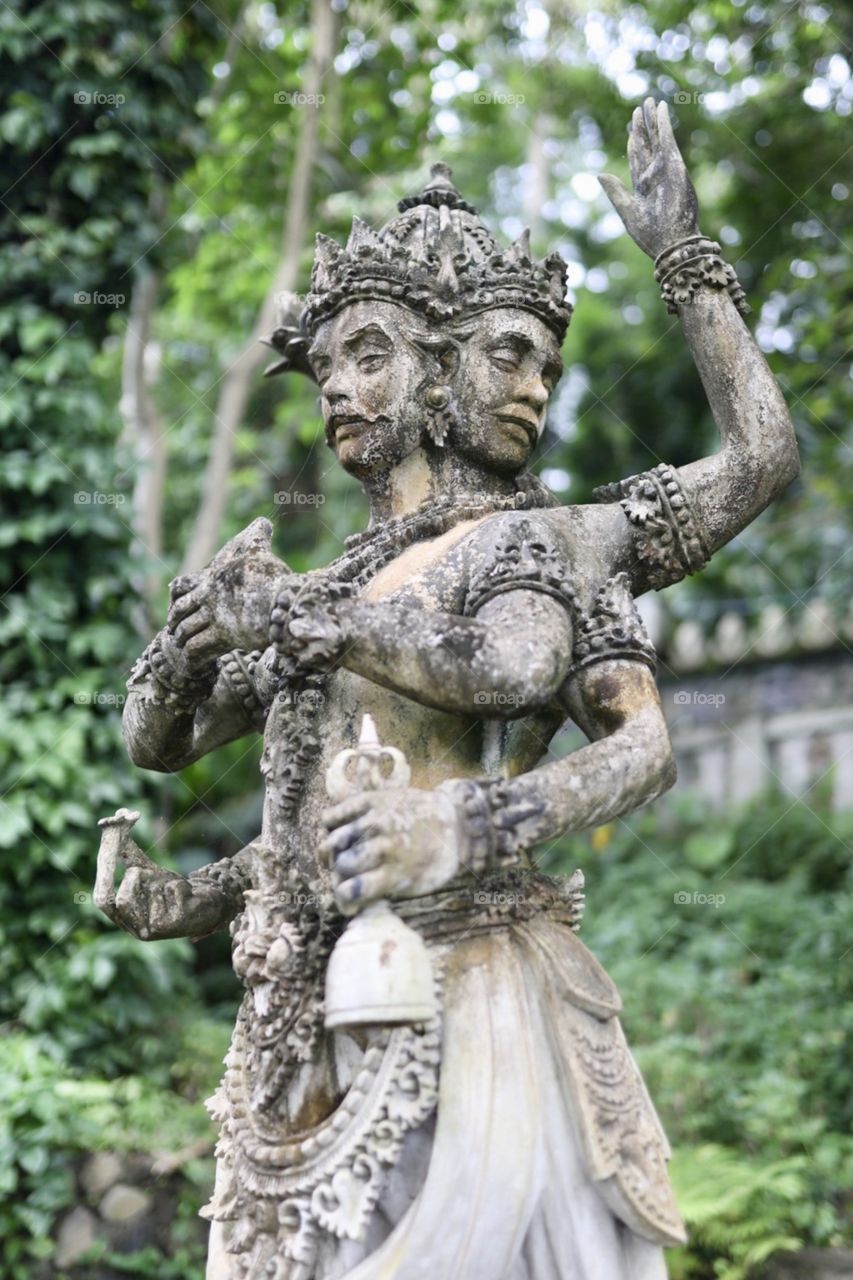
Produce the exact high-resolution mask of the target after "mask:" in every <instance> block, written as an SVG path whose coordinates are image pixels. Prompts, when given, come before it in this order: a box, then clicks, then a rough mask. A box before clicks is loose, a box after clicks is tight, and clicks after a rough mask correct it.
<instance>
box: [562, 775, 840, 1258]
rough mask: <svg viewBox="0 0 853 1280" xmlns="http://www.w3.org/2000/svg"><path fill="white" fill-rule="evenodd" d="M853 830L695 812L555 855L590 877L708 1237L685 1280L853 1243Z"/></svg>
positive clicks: (591, 931) (696, 1220) (755, 815)
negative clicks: (850, 1239)
mask: <svg viewBox="0 0 853 1280" xmlns="http://www.w3.org/2000/svg"><path fill="white" fill-rule="evenodd" d="M851 830H853V823H851V817H850V815H846V816H843V817H840V818H839V816H838V815H834V814H831V813H830V812H828V811H827V810H826V809H825V808H822V807H821V806H820V805H819V804H818V805H814V804H812V805H811V807H810V806H809V805H806V804H804V803H798V804H794V805H793V806H792V805H791V800H790V797H787V798H784V799H783V798H782V797H780V796H768V797H765V798H763V799H762V800H761V801H758V802H756V803H755V804H753V805H751V806H750V807H749V808H748V809H746V810H744V811H743V812H741V813H740V814H736V815H734V816H733V818H732V819H731V820H730V821H728V822H721V821H720V818H719V816H718V815H716V816H715V815H711V814H710V813H709V812H708V811H707V809H705V808H704V807H703V806H700V805H697V804H696V803H695V802H685V801H681V802H680V803H679V804H678V805H677V806H676V807H675V809H673V808H672V807H671V805H670V806H668V807H667V808H664V809H662V810H660V812H656V811H649V812H646V813H644V814H642V815H639V816H637V817H635V818H634V819H632V820H631V821H630V822H628V823H621V822H620V823H617V824H616V825H615V827H614V828H608V829H606V831H605V832H604V836H605V837H609V838H608V839H607V840H606V841H603V839H602V836H601V834H599V835H598V836H597V838H596V840H595V842H592V841H590V840H588V839H579V838H575V839H573V840H567V841H564V842H562V844H561V845H560V846H558V848H557V849H556V850H554V851H553V852H552V853H551V855H550V857H551V858H552V860H553V861H552V865H553V866H558V867H560V868H561V869H562V870H569V869H571V868H573V867H575V866H578V865H580V866H581V867H583V869H584V873H585V875H586V878H587V919H586V920H585V922H584V927H583V931H582V937H583V938H584V940H585V942H586V943H587V945H588V946H590V947H591V948H592V950H593V951H594V953H595V954H596V955H597V956H598V958H599V959H600V960H601V961H602V963H603V964H604V965H605V967H606V968H607V970H608V972H609V973H610V974H611V975H612V976H613V978H614V979H615V980H616V982H617V984H618V986H619V988H620V990H621V992H622V995H623V998H624V1000H625V1014H624V1022H625V1027H626V1031H627V1033H628V1036H629V1040H630V1041H631V1044H632V1047H633V1049H634V1052H635V1054H636V1056H637V1059H638V1061H639V1063H640V1066H641V1069H642V1071H643V1074H644V1076H645V1078H646V1080H647V1082H648V1085H649V1089H650V1092H651V1094H652V1097H653V1098H654V1099H655V1100H656V1102H657V1104H658V1106H659V1109H660V1111H661V1114H662V1118H663V1121H664V1125H665V1127H666V1130H667V1133H668V1134H669V1137H670V1140H671V1141H672V1143H673V1146H674V1148H675V1157H674V1160H673V1177H674V1181H675V1185H676V1191H677V1194H678V1198H679V1204H680V1207H681V1208H682V1211H683V1213H684V1215H685V1217H686V1220H687V1223H688V1227H689V1228H690V1231H691V1244H690V1247H689V1250H688V1251H678V1253H677V1254H676V1255H675V1261H674V1262H673V1264H672V1266H673V1276H674V1278H675V1280H681V1277H687V1276H697V1277H702V1280H705V1277H710V1276H715V1275H719V1276H721V1277H723V1278H724V1280H741V1278H742V1277H745V1276H748V1275H749V1276H752V1275H757V1274H759V1269H760V1263H761V1261H762V1260H763V1258H764V1257H765V1256H767V1255H769V1254H770V1253H772V1252H773V1251H774V1250H776V1249H781V1248H794V1247H797V1245H802V1244H808V1245H814V1246H820V1247H830V1246H838V1245H841V1244H842V1243H844V1240H845V1238H846V1235H847V1232H848V1231H849V1224H848V1223H847V1221H846V1205H847V1203H848V1200H849V1194H850V1189H851V1187H853V1138H851V1137H850V1134H851V1131H852V1130H853V1126H851V1120H853V1114H851V1099H853V1065H851V1060H850V1054H849V1045H850V1040H851V1035H853V974H851V969H850V965H849V964H847V963H845V955H846V954H847V953H848V951H849V946H850V937H851V936H853V906H851V898H850V878H851V871H850V863H849V856H845V855H847V850H848V849H849V842H850V835H851ZM602 844H603V846H604V847H603V849H602V851H601V852H600V853H599V854H597V855H596V854H595V853H594V852H593V850H595V849H596V848H599V849H601V848H602Z"/></svg>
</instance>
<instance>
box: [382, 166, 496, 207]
mask: <svg viewBox="0 0 853 1280" xmlns="http://www.w3.org/2000/svg"><path fill="white" fill-rule="evenodd" d="M452 176H453V170H452V169H451V168H450V165H449V164H445V163H444V161H443V160H437V161H436V163H435V164H434V165H433V166H432V168H431V169H430V179H429V182H428V183H427V184H426V186H425V187H424V189H423V191H421V192H420V193H419V194H418V195H416V196H406V197H405V199H403V200H401V201H400V202H399V204H398V205H397V208H398V209H399V210H400V212H401V213H405V212H406V210H407V209H414V208H416V207H417V206H418V205H419V204H429V205H432V207H433V208H434V209H437V208H438V207H439V206H440V205H443V204H446V205H449V206H450V208H451V209H464V210H465V212H466V213H471V214H474V215H476V213H477V210H476V209H475V208H474V206H473V205H471V204H469V203H468V201H467V200H463V199H462V197H461V196H460V194H459V192H458V191H457V190H456V188H455V187H454V185H453V182H452V181H451V178H452Z"/></svg>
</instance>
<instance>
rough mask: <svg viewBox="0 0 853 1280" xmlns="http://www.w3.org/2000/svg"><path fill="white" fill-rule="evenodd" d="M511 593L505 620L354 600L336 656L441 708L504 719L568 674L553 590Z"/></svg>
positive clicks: (566, 631) (561, 616) (546, 697)
mask: <svg viewBox="0 0 853 1280" xmlns="http://www.w3.org/2000/svg"><path fill="white" fill-rule="evenodd" d="M502 599H503V601H509V599H510V597H509V596H504V597H503V598H502ZM513 599H514V601H515V604H514V606H513V605H508V606H507V613H508V615H510V616H511V618H512V621H511V622H510V621H509V618H508V619H507V621H506V622H504V623H503V624H501V623H500V622H499V621H497V620H496V619H494V618H490V619H489V620H488V621H485V620H481V619H480V618H462V617H458V616H456V615H452V614H444V613H436V612H431V611H428V610H424V609H417V608H413V607H411V606H408V605H396V604H387V605H386V604H381V603H379V604H372V603H364V604H362V603H359V602H353V603H351V604H350V605H349V606H348V608H347V613H346V632H347V643H346V647H345V649H344V650H343V652H342V654H341V657H340V663H341V665H342V666H345V667H346V668H348V670H350V671H353V672H355V673H356V674H358V675H361V676H364V677H365V678H366V679H368V680H372V681H374V682H375V683H376V684H381V685H383V686H384V687H386V688H390V689H394V690H395V691H396V692H398V693H402V694H404V695H405V696H406V697H410V698H414V699H415V700H416V701H418V702H421V703H423V704H425V705H426V706H431V707H436V708H438V709H439V710H442V711H449V712H453V713H457V714H462V715H476V716H478V717H488V716H495V717H500V718H509V719H512V718H515V717H517V716H521V715H525V714H529V712H530V710H531V709H532V708H533V707H537V706H544V705H546V704H547V703H548V702H550V701H551V700H552V699H553V697H554V695H555V693H556V691H557V690H558V689H559V687H560V685H561V683H562V681H563V679H564V678H565V673H566V670H567V668H568V664H569V660H570V652H571V650H570V645H571V628H570V624H569V621H568V618H567V617H566V614H565V611H564V610H563V609H562V607H561V606H560V605H559V604H557V603H556V602H555V601H554V600H553V599H552V598H550V597H548V596H543V595H537V594H536V593H534V592H528V591H521V592H515V593H513ZM522 655H523V660H520V659H521V658H522Z"/></svg>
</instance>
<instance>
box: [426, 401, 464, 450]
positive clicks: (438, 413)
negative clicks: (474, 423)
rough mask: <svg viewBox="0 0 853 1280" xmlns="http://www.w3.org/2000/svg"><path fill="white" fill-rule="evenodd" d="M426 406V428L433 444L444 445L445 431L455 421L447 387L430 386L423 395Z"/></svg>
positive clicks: (446, 431) (439, 446)
mask: <svg viewBox="0 0 853 1280" xmlns="http://www.w3.org/2000/svg"><path fill="white" fill-rule="evenodd" d="M424 399H425V402H426V407H427V422H426V429H427V432H428V434H429V437H430V439H431V440H432V442H433V444H434V445H436V446H437V447H438V448H439V449H441V448H443V447H444V442H445V440H446V439H447V433H448V431H449V430H450V428H451V427H452V426H453V424H454V422H455V421H456V415H455V413H454V411H453V407H452V406H451V403H450V391H449V389H448V388H447V387H430V389H429V391H428V392H427V393H426V396H425V397H424Z"/></svg>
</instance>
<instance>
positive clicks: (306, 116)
mask: <svg viewBox="0 0 853 1280" xmlns="http://www.w3.org/2000/svg"><path fill="white" fill-rule="evenodd" d="M337 27H338V15H337V14H336V13H335V12H334V11H333V10H332V7H331V3H330V0H313V4H312V11H311V31H312V42H311V62H310V66H309V70H308V74H307V76H306V80H305V85H304V88H303V93H304V94H305V95H306V96H308V97H309V102H308V104H307V105H305V106H302V107H300V108H298V110H299V111H300V113H301V114H300V124H299V137H298V140H297V144H296V154H295V158H294V162H293V171H292V173H291V178H290V187H289V191H288V197H287V209H286V212H285V219H284V229H283V236H282V248H281V257H280V260H279V265H278V269H277V271H276V274H275V277H274V279H273V283H272V286H271V288H270V290H269V292H268V293H267V296H266V297H265V298H264V301H263V303H262V305H261V308H260V311H259V312H258V315H257V318H256V320H255V324H254V327H253V329H252V335H251V337H250V339H249V341H248V342H247V344H246V345H245V347H244V348H243V350H242V351H241V352H240V354H239V355H238V357H237V359H236V360H235V361H234V363H233V364H232V365H231V367H230V369H229V370H228V372H227V373H226V375H225V377H224V378H223V380H222V388H221V392H220V395H219V400H218V403H217V406H216V412H215V427H214V432H213V441H212V444H211V448H210V455H209V457H208V462H207V467H206V470H205V476H204V483H203V487H202V495H201V501H200V503H199V511H198V516H197V518H196V522H195V527H194V530H193V535H192V538H191V539H190V544H189V547H188V548H187V553H186V557H185V559H184V564H183V570H182V572H184V573H194V572H196V571H197V570H198V569H201V568H203V566H204V565H206V564H207V562H208V561H209V560H210V559H211V557H212V555H213V554H214V552H215V551H216V548H217V542H218V538H219V531H220V528H221V525H222V519H223V516H224V514H225V508H226V504H227V498H228V479H229V475H230V472H231V466H232V461H233V455H234V434H235V432H236V431H237V429H238V428H239V426H240V423H241V422H242V420H243V415H244V413H245V411H246V407H247V405H248V403H249V397H250V395H251V391H252V385H253V381H254V377H255V374H256V372H257V369H258V367H259V365H260V364H261V362H262V360H264V359H265V358H266V352H265V350H264V349H263V348H262V346H261V344H260V339H261V338H262V337H264V336H265V335H267V334H269V333H270V332H271V331H272V329H273V327H274V320H275V309H276V298H277V296H278V294H279V293H283V292H285V291H292V290H294V289H295V286H296V284H297V283H298V272H299V260H300V256H301V253H302V250H303V248H304V246H305V242H306V239H307V232H308V218H309V212H310V211H309V203H310V198H311V185H312V177H313V169H314V158H315V155H316V152H317V145H318V141H319V135H320V103H319V102H318V103H316V105H311V102H310V98H311V96H314V95H319V94H320V93H321V92H322V84H323V78H324V77H325V75H326V74H327V73H328V71H329V70H330V69H331V66H332V59H333V57H334V50H335V41H336V35H337Z"/></svg>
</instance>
